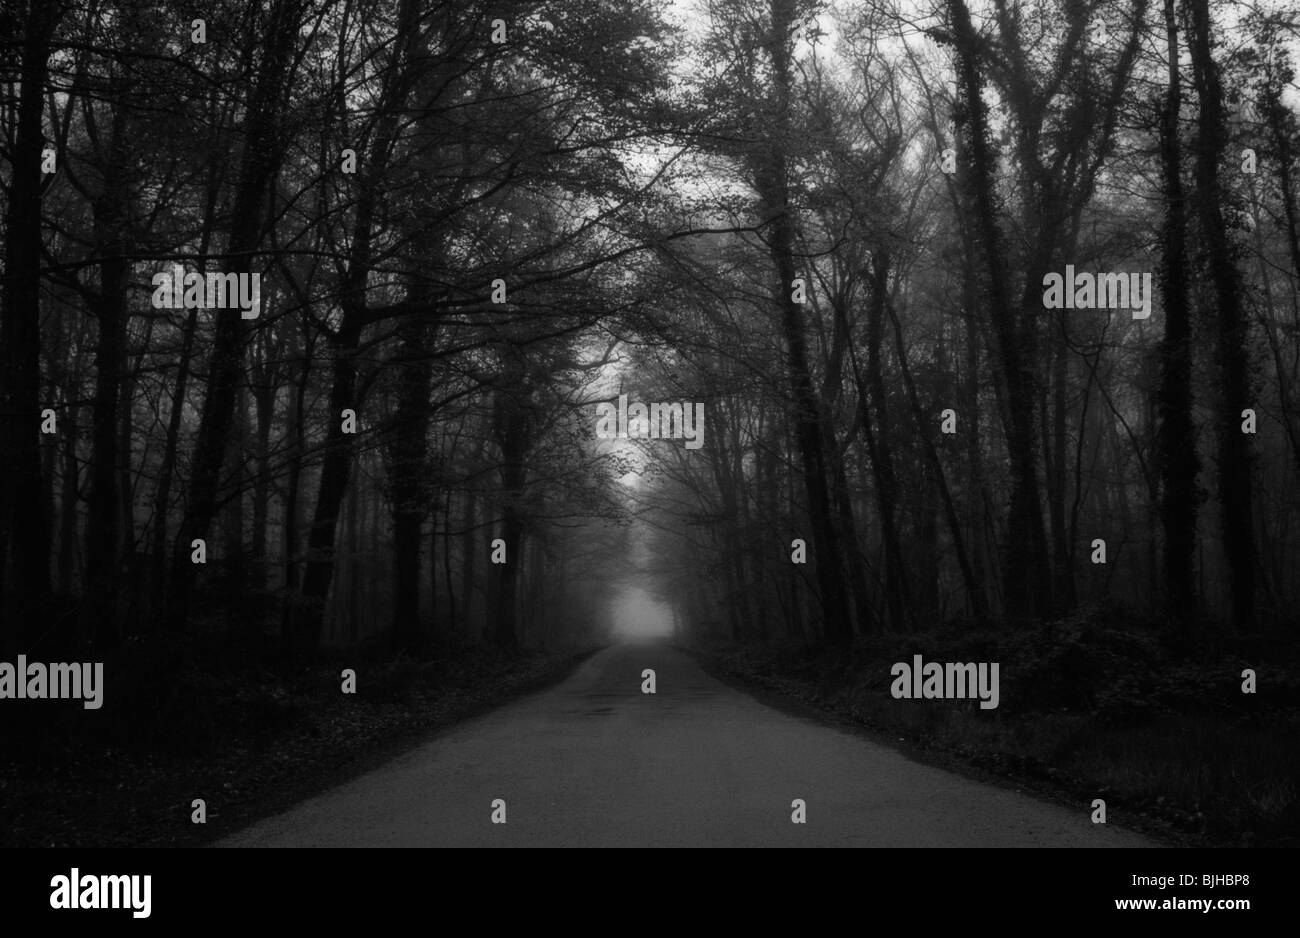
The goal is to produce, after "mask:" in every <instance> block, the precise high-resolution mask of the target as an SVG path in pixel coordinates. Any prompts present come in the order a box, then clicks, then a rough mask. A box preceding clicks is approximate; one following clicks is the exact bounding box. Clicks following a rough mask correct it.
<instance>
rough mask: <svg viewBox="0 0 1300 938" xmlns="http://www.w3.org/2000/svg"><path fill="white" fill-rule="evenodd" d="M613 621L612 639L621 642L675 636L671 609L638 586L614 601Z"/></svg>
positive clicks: (626, 590)
mask: <svg viewBox="0 0 1300 938" xmlns="http://www.w3.org/2000/svg"><path fill="white" fill-rule="evenodd" d="M611 620H612V623H613V626H612V632H613V637H614V638H615V639H617V640H620V641H626V640H629V639H631V640H635V639H642V638H671V637H672V634H673V612H672V609H671V608H669V606H668V604H667V603H663V602H659V601H658V600H657V599H654V598H652V597H651V596H650V595H649V594H648V593H647V592H646V591H645V590H643V589H641V588H640V587H637V586H631V587H628V588H627V589H625V590H623V591H622V592H621V593H619V595H618V596H617V598H615V600H614V603H613V609H612V610H611Z"/></svg>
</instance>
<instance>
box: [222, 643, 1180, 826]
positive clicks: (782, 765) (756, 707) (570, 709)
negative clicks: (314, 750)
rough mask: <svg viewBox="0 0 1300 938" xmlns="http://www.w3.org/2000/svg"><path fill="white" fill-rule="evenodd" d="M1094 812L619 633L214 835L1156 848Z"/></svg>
mask: <svg viewBox="0 0 1300 938" xmlns="http://www.w3.org/2000/svg"><path fill="white" fill-rule="evenodd" d="M645 668H653V669H654V670H655V677H656V685H657V687H656V691H657V692H656V693H655V694H653V695H651V694H643V693H642V692H641V683H642V677H641V672H642V671H643V669H645ZM917 705H918V706H924V702H918V703H917ZM796 798H798V799H802V800H803V801H804V803H805V805H806V817H807V823H804V824H795V823H792V821H791V814H792V811H793V809H792V807H791V803H792V802H793V801H794V800H795V799H796ZM496 799H501V800H502V801H504V802H505V818H506V822H505V823H504V824H501V823H493V822H492V815H493V802H494V801H495V800H496ZM1090 810H1091V809H1090V806H1089V805H1088V804H1080V805H1078V807H1076V808H1073V809H1068V808H1065V807H1061V806H1058V805H1055V804H1049V803H1046V802H1043V801H1039V800H1037V799H1035V798H1032V797H1029V796H1027V795H1023V794H1018V793H1016V792H1014V791H1012V790H1010V789H1006V788H1000V787H996V786H992V785H987V784H983V783H980V782H976V781H971V780H970V779H967V778H963V777H962V776H960V775H954V774H952V773H951V772H945V771H943V770H941V769H937V768H933V767H931V766H926V765H922V764H920V763H917V762H914V761H912V760H910V759H908V758H906V757H905V756H903V755H901V754H899V753H897V752H895V751H893V750H891V749H888V748H886V747H884V746H881V745H877V744H875V743H872V742H870V741H868V740H865V739H863V738H861V737H859V736H856V735H853V734H850V733H846V732H844V731H841V730H838V729H834V728H831V727H827V726H823V725H821V724H819V723H815V722H812V721H809V720H805V719H800V718H798V717H793V716H789V715H787V714H784V713H781V712H780V711H777V710H773V709H772V708H770V707H767V706H764V705H763V704H761V703H759V702H758V701H756V700H754V699H753V698H752V697H749V696H747V695H746V694H744V693H741V692H740V691H737V690H733V689H732V688H730V687H728V686H727V685H725V684H722V683H721V682H719V681H717V680H715V679H714V678H712V677H710V676H708V675H707V674H705V673H704V672H703V671H702V670H701V669H700V667H699V665H698V664H696V662H695V660H694V659H693V658H691V657H690V656H689V655H686V654H683V653H682V652H679V651H676V650H674V649H672V648H669V647H667V646H664V645H660V644H653V643H644V644H638V643H628V644H622V645H616V646H614V647H611V648H607V649H605V650H603V651H601V652H599V653H597V654H596V655H594V656H592V657H591V658H589V659H587V661H586V662H584V663H583V665H582V666H581V667H580V668H579V669H578V670H577V671H575V672H574V674H573V675H571V676H570V677H569V678H568V680H566V681H564V682H563V683H562V684H559V685H556V686H555V687H553V688H551V689H549V690H546V691H543V692H540V693H537V694H532V695H530V696H528V697H525V698H522V699H520V700H518V701H516V702H515V703H512V704H509V705H507V706H503V707H501V708H499V709H497V710H494V711H492V712H491V713H488V714H486V715H484V716H482V717H479V718H477V719H474V720H471V721H469V722H466V723H463V724H460V725H459V726H456V727H454V728H452V729H451V730H448V731H446V732H443V733H441V734H439V735H438V736H436V737H434V738H432V739H431V740H429V741H428V742H426V743H424V744H422V745H419V746H418V747H416V748H415V749H412V750H410V751H409V752H407V753H405V754H403V755H401V756H399V757H397V758H395V759H393V760H392V761H391V762H388V763H386V764H385V765H383V766H381V767H379V768H377V769H375V770H373V771H371V772H369V773H367V774H365V775H362V776H359V777H357V778H355V779H353V780H352V781H350V782H348V783H347V784H344V785H341V786H339V787H338V788H335V789H332V790H330V791H328V792H325V793H324V794H322V795H320V796H318V797H315V798H311V799H309V800H307V801H304V802H302V803H301V804H299V805H297V806H296V807H294V808H292V809H290V810H288V811H286V812H284V813H283V814H280V815H277V816H275V817H271V818H268V819H266V820H264V821H261V822H259V823H257V824H254V825H253V826H252V827H249V828H246V829H245V830H243V831H241V832H239V833H237V834H235V835H233V836H231V837H228V838H226V839H225V840H223V841H221V842H220V843H219V844H218V846H383V847H423V846H492V845H499V846H529V847H531V846H828V847H832V846H833V847H840V846H843V847H885V846H908V847H960V846H972V847H973V846H1006V847H1046V846H1055V847H1087V846H1107V847H1118V846H1143V845H1148V846H1154V844H1152V843H1151V842H1150V841H1148V840H1146V839H1145V838H1143V837H1141V836H1139V835H1137V834H1134V833H1132V832H1129V831H1124V830H1122V829H1118V828H1116V827H1114V826H1111V825H1104V824H1093V823H1092V822H1091V819H1090ZM498 815H499V812H498Z"/></svg>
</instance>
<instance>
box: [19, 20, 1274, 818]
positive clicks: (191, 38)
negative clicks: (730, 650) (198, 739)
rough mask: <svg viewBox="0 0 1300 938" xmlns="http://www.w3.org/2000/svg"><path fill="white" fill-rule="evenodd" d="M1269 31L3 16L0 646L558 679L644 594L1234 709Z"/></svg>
mask: <svg viewBox="0 0 1300 938" xmlns="http://www.w3.org/2000/svg"><path fill="white" fill-rule="evenodd" d="M1298 37H1300V10H1297V9H1296V8H1295V6H1294V5H1290V4H1287V3H1275V2H1267V0H1252V2H1244V0H1243V2H1236V0H1123V2H1121V0H1033V2H1024V0H988V2H985V0H979V2H973V0H929V2H927V0H921V2H913V0H859V2H848V0H826V2H814V0H697V2H687V0H682V2H671V3H670V2H665V0H512V2H489V0H449V2H435V0H251V2H244V0H241V2H230V0H178V2H170V0H169V2H167V3H162V2H154V0H74V2H69V0H5V2H3V3H0V49H2V50H3V54H2V55H0V89H2V94H3V98H2V99H0V173H2V176H3V193H2V195H0V198H2V199H3V214H4V224H3V235H2V236H3V244H2V257H3V261H2V263H3V292H2V294H0V316H2V320H0V349H2V352H0V354H2V355H3V361H2V362H0V397H2V398H3V405H2V406H0V474H2V479H0V499H2V501H0V601H2V606H0V608H2V612H0V659H4V660H8V661H12V660H14V659H15V657H16V656H18V655H25V656H27V658H29V659H39V660H44V661H59V660H63V661H71V660H82V659H90V658H94V659H96V660H101V661H106V662H108V663H109V669H108V684H107V688H106V690H105V699H106V700H109V701H112V700H113V699H114V694H115V693H116V692H118V691H117V690H115V684H114V681H115V680H117V681H118V684H117V685H116V687H117V688H121V689H122V690H121V691H120V692H121V693H122V694H125V693H126V691H125V689H124V688H126V687H127V686H128V685H130V684H132V683H135V684H149V685H150V686H153V684H151V683H150V682H153V683H157V681H158V680H159V678H158V675H165V674H168V673H172V672H171V671H170V670H169V669H178V668H180V667H181V665H180V664H178V662H180V661H182V660H185V661H189V660H191V659H192V658H195V657H202V653H201V652H200V651H196V649H199V648H201V647H202V648H206V647H209V646H206V645H201V644H199V643H201V642H206V641H209V640H210V638H211V637H212V636H220V637H221V641H223V642H225V643H226V644H225V645H223V646H222V647H228V646H229V645H230V644H231V643H235V644H240V643H242V644H243V647H245V648H254V647H255V648H256V649H258V651H257V654H258V655H261V654H263V653H265V656H266V660H267V661H271V662H273V663H274V666H275V667H279V668H282V669H283V668H293V667H297V668H303V667H306V668H310V667H312V665H313V662H319V661H321V660H323V659H324V658H325V657H328V656H330V655H337V654H339V653H340V652H346V651H347V650H349V649H361V648H365V649H369V651H368V653H369V654H373V655H376V656H378V658H380V659H384V660H390V661H392V660H399V659H400V660H411V661H425V662H428V661H436V660H437V659H438V658H439V656H446V655H453V654H461V653H462V652H461V651H454V650H455V649H464V648H467V647H477V648H489V649H493V650H494V653H510V652H512V650H514V649H518V648H538V647H552V648H554V647H562V648H581V647H585V646H587V645H590V644H592V643H597V642H600V641H603V640H604V638H603V636H604V635H605V634H606V629H607V619H608V615H609V609H610V607H611V604H613V603H614V602H616V601H617V599H618V597H619V596H620V595H621V594H622V593H623V592H625V591H626V590H627V589H629V588H632V587H635V588H637V589H641V590H644V591H645V593H646V594H647V595H649V596H651V597H652V598H653V601H654V602H656V603H658V604H660V605H661V606H662V608H664V609H665V610H667V613H666V614H667V615H669V616H670V617H671V622H672V627H673V631H674V635H675V636H676V640H677V641H679V642H684V643H696V644H706V643H709V642H728V643H738V644H740V645H745V646H752V647H760V646H762V647H766V646H768V645H771V644H772V643H778V644H779V643H794V644H797V645H799V646H800V647H801V648H805V649H812V652H811V653H813V654H816V655H818V656H820V657H818V658H817V659H816V660H818V661H826V660H832V661H833V660H847V658H846V657H845V656H847V655H849V654H851V652H852V650H853V649H854V648H861V647H864V644H865V645H869V644H870V643H871V642H872V641H874V640H876V639H878V638H880V637H882V636H894V637H898V636H907V635H914V634H919V633H925V632H927V631H930V630H934V629H938V628H949V629H956V630H957V631H958V632H960V631H962V630H968V631H969V630H979V631H980V634H989V633H993V634H996V633H998V632H1003V633H1006V634H1012V633H1014V634H1016V635H1024V634H1034V633H1035V630H1050V629H1051V628H1059V627H1061V624H1062V623H1070V622H1078V621H1081V620H1083V619H1089V620H1090V621H1097V622H1101V623H1103V624H1105V625H1106V626H1107V627H1118V628H1120V629H1121V630H1123V629H1130V630H1142V631H1143V632H1144V634H1146V633H1148V632H1149V633H1150V634H1151V635H1154V636H1156V639H1157V640H1158V641H1159V642H1161V643H1163V645H1162V647H1165V648H1168V649H1172V650H1173V651H1170V652H1169V653H1170V654H1175V653H1185V652H1187V650H1188V649H1196V648H1202V649H1203V648H1205V647H1213V648H1215V649H1220V650H1222V649H1223V648H1224V647H1225V646H1224V645H1223V643H1224V642H1232V643H1235V644H1232V645H1231V647H1232V649H1233V650H1234V651H1233V653H1234V654H1237V653H1240V654H1242V655H1245V656H1246V664H1247V666H1250V667H1254V668H1258V669H1260V674H1261V676H1266V675H1265V671H1266V669H1267V667H1268V665H1269V663H1270V661H1271V660H1277V661H1281V660H1283V659H1285V660H1288V661H1291V660H1293V659H1294V657H1295V654H1296V649H1297V644H1298V642H1297V633H1296V627H1297V622H1298V620H1297V613H1296V610H1297V609H1300V576H1297V575H1296V574H1297V572H1300V208H1298V207H1297V203H1298V201H1300V178H1298V177H1300V124H1298V123H1297V114H1298V112H1300V96H1298V93H1297V91H1298V86H1297V80H1296V65H1295V60H1296V55H1297V50H1298V49H1300V43H1298V41H1297V40H1298ZM1053 290H1055V296H1054V297H1053V295H1052V294H1053ZM236 297H238V301H236ZM223 301H224V302H223ZM628 402H631V404H630V405H629V403H628ZM651 402H654V403H655V404H656V406H655V407H654V408H653V409H649V408H645V407H643V406H639V405H642V404H649V403H651ZM611 404H612V405H613V406H612V407H610V406H609V405H611ZM602 405H604V406H605V408H606V409H604V410H602ZM613 411H617V415H616V420H615V418H611V417H610V416H609V415H610V413H611V412H613ZM643 411H644V413H643ZM638 413H640V414H641V416H640V417H639V418H638V416H637V414H638ZM602 414H604V418H602ZM646 414H649V417H647V416H646ZM602 419H605V420H606V421H607V422H609V421H611V420H613V421H614V424H615V426H614V430H615V431H616V432H609V431H610V427H609V426H604V427H602V425H601V420H602ZM693 419H694V424H693V425H692V420H693ZM656 421H657V422H656ZM690 432H694V434H695V437H694V439H693V440H692V438H691V436H690ZM665 437H669V438H667V439H665ZM672 437H676V438H672ZM1026 629H1028V630H1029V633H1026V632H1025V630H1026ZM1044 634H1047V633H1044ZM1051 634H1056V633H1051ZM205 636H206V637H205ZM1207 642H1208V643H1210V644H1209V645H1208V646H1207V645H1206V644H1205V643H1207ZM1179 649H1181V650H1182V651H1181V652H1180V651H1179ZM1218 653H1219V652H1217V651H1216V652H1215V654H1218ZM1162 654H1163V652H1162ZM1251 655H1254V658H1251V657H1250V656H1251ZM1270 655H1275V656H1278V657H1277V658H1276V659H1271V658H1269V656H1270ZM330 660H334V659H332V658H331V659H330ZM1231 660H1232V661H1234V662H1235V661H1236V660H1237V659H1236V658H1232V659H1231ZM114 662H117V663H118V666H117V670H116V671H114ZM214 667H215V666H214ZM1005 669H1006V665H1004V673H1005ZM1240 670H1241V669H1240V667H1236V668H1235V670H1233V668H1229V669H1228V670H1227V672H1225V673H1226V676H1224V677H1221V680H1222V682H1224V683H1223V684H1222V686H1224V687H1227V688H1228V690H1229V691H1230V692H1231V694H1234V695H1238V696H1240V695H1239V689H1238V684H1239V683H1240V680H1241V677H1240ZM332 673H335V674H336V673H337V671H334V672H332ZM115 674H116V675H118V677H117V678H115V677H114V675H115ZM1007 680H1009V681H1010V680H1012V679H1011V678H1007ZM336 684H337V682H336ZM335 686H336V685H335ZM1273 686H1274V688H1276V686H1277V683H1276V682H1274V685H1273ZM1207 693H1208V691H1207ZM1006 696H1008V694H1007V692H1004V697H1006ZM132 699H135V698H132ZM161 699H163V698H162V697H156V698H149V700H150V701H151V704H150V705H155V704H156V705H158V706H161V704H157V700H161ZM4 706H6V704H5V703H0V708H2V707H4ZM76 714H77V719H81V711H80V710H79V709H78V710H77V711H76ZM1278 797H1279V799H1280V800H1278V802H1277V804H1276V805H1274V809H1275V810H1274V809H1270V810H1273V815H1274V817H1276V816H1277V815H1278V813H1279V812H1283V813H1285V812H1290V814H1291V815H1294V814H1295V813H1296V812H1297V810H1298V809H1297V807H1296V797H1295V791H1294V787H1293V786H1292V788H1291V789H1290V794H1289V796H1286V795H1285V793H1283V794H1281V795H1279V796H1278Z"/></svg>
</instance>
